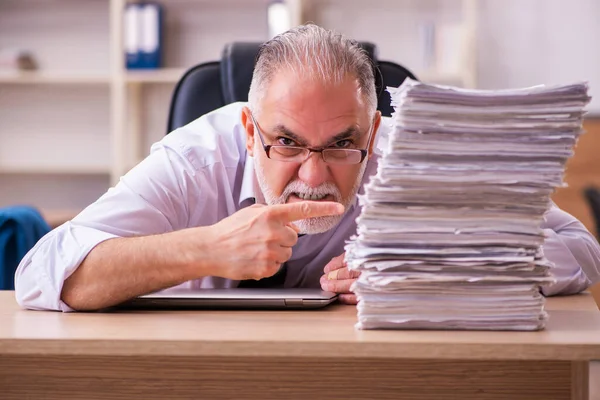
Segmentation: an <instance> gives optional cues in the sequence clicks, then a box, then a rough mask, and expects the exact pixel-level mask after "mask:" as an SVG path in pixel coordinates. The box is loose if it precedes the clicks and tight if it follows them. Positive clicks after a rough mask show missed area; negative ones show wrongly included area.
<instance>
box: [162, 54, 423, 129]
mask: <svg viewBox="0 0 600 400" xmlns="http://www.w3.org/2000/svg"><path fill="white" fill-rule="evenodd" d="M359 44H360V46H361V47H362V48H363V49H365V51H366V52H367V53H368V54H369V55H370V57H371V60H372V61H373V67H374V71H375V84H376V87H377V92H378V105H377V109H378V110H380V111H381V113H382V114H383V115H385V116H389V115H391V113H392V111H393V109H392V107H391V105H390V96H389V93H388V92H387V91H386V90H385V88H386V87H388V86H395V87H398V86H400V85H401V84H402V82H404V79H406V78H407V77H410V78H412V79H416V77H415V76H414V74H413V73H412V72H410V71H409V70H408V69H406V68H404V67H402V66H401V65H398V64H395V63H392V62H388V61H379V60H378V59H377V54H376V53H377V48H376V46H375V45H374V44H372V43H368V42H361V43H359ZM260 45H261V43H259V42H234V43H230V44H228V45H226V46H225V48H224V49H223V53H222V55H221V61H214V62H208V63H204V64H199V65H196V66H195V67H192V68H190V69H189V70H188V71H187V72H186V73H185V74H184V75H183V77H182V78H181V79H180V80H179V82H178V83H177V86H176V87H175V90H174V92H173V96H172V98H171V107H170V110H169V119H168V122H167V124H168V125H167V133H169V132H171V131H172V130H174V129H176V128H179V127H181V126H183V125H186V124H188V123H189V122H192V121H193V120H195V119H196V118H198V117H200V116H202V115H204V114H206V113H208V112H210V111H213V110H216V109H217V108H219V107H223V106H225V105H227V104H230V103H234V102H236V101H248V91H249V90H250V82H251V81H252V72H253V70H254V64H255V61H256V56H257V55H258V51H259V48H260Z"/></svg>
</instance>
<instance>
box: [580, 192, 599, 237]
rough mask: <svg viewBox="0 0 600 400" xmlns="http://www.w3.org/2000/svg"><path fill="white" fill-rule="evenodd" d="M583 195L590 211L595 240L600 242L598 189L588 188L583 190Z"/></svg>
mask: <svg viewBox="0 0 600 400" xmlns="http://www.w3.org/2000/svg"><path fill="white" fill-rule="evenodd" d="M583 193H584V196H585V198H586V200H587V202H588V204H589V206H590V208H591V210H592V215H593V217H594V224H595V225H596V226H595V228H596V238H597V239H598V240H600V188H597V187H594V186H589V187H587V188H585V189H584V191H583Z"/></svg>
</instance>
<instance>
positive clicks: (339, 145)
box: [332, 139, 354, 149]
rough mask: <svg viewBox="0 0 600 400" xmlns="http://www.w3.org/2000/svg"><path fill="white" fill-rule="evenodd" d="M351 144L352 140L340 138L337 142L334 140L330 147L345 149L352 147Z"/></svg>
mask: <svg viewBox="0 0 600 400" xmlns="http://www.w3.org/2000/svg"><path fill="white" fill-rule="evenodd" d="M353 144H354V143H353V142H352V140H349V139H344V140H340V141H339V142H335V143H334V144H333V146H332V147H333V148H335V149H347V148H349V147H352V145H353Z"/></svg>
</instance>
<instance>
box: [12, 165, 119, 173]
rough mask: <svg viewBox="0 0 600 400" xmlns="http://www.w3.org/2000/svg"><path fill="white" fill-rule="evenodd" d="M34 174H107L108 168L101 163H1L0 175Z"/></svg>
mask: <svg viewBox="0 0 600 400" xmlns="http://www.w3.org/2000/svg"><path fill="white" fill-rule="evenodd" d="M6 174H23V175H27V174H36V175H108V174H110V168H109V167H108V166H101V165H98V166H96V165H86V166H68V165H30V164H27V165H1V164H0V175H6Z"/></svg>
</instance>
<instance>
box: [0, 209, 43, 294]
mask: <svg viewBox="0 0 600 400" xmlns="http://www.w3.org/2000/svg"><path fill="white" fill-rule="evenodd" d="M48 232H50V226H48V223H47V222H46V221H45V220H44V218H43V217H42V215H41V214H40V213H39V211H38V210H36V209H35V208H33V207H30V206H12V207H5V208H0V290H14V288H15V271H16V270H17V266H18V265H19V262H21V259H22V258H23V257H24V256H25V254H27V252H28V251H29V250H30V249H31V248H32V247H33V246H35V244H36V243H37V241H38V240H40V239H41V238H42V236H44V235H45V234H46V233H48Z"/></svg>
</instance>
